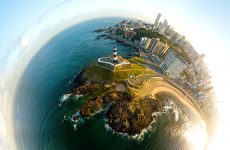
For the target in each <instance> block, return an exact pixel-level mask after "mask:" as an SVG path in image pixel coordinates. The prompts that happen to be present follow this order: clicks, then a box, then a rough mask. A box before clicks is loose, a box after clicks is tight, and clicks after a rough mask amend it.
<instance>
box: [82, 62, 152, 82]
mask: <svg viewBox="0 0 230 150" xmlns="http://www.w3.org/2000/svg"><path fill="white" fill-rule="evenodd" d="M144 73H146V74H154V71H152V70H150V69H148V68H145V67H143V66H140V65H137V64H133V63H132V64H131V67H130V68H125V69H118V70H116V71H114V72H113V71H111V70H109V69H106V68H103V67H101V66H97V65H91V66H89V67H88V68H87V69H86V71H85V73H84V77H85V78H87V79H89V80H91V81H96V82H100V81H114V82H120V81H122V80H125V79H127V78H128V77H130V76H132V75H135V76H136V75H138V74H144Z"/></svg>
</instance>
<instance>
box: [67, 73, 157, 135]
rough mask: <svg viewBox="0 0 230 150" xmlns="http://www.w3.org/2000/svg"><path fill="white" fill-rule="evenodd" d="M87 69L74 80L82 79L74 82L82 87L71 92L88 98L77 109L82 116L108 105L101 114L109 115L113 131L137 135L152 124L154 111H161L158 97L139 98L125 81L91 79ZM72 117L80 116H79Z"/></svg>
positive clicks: (91, 113) (84, 116) (85, 116)
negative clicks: (86, 71)
mask: <svg viewBox="0 0 230 150" xmlns="http://www.w3.org/2000/svg"><path fill="white" fill-rule="evenodd" d="M84 72H85V70H84V71H81V72H80V73H79V75H78V76H76V79H74V82H79V81H80V83H74V84H75V85H80V86H78V87H76V88H73V89H72V91H71V94H72V95H82V97H83V98H84V99H85V102H84V103H83V104H82V105H81V106H80V107H79V108H77V110H78V113H79V115H80V117H81V118H90V117H91V116H92V115H93V114H95V113H96V112H98V111H100V110H101V109H105V108H107V111H106V113H105V114H104V116H102V117H106V118H107V120H108V125H109V126H110V127H111V128H112V129H113V130H115V131H116V132H120V133H127V134H128V135H136V134H140V133H141V131H142V130H143V129H145V128H147V127H148V126H149V125H150V124H151V122H152V121H153V119H154V116H152V114H153V113H154V112H159V111H160V110H161V106H160V104H159V102H158V101H157V100H156V99H153V98H151V97H150V96H146V97H143V98H136V97H135V96H134V95H132V94H131V93H130V92H129V90H128V88H127V87H126V85H125V84H124V83H122V82H120V83H115V82H110V81H103V82H101V83H99V82H92V81H91V80H87V79H86V78H84ZM105 83H106V84H105ZM102 115H103V114H102ZM73 117H74V118H75V119H78V118H79V117H78V116H76V115H75V116H73Z"/></svg>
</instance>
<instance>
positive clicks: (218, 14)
mask: <svg viewBox="0 0 230 150" xmlns="http://www.w3.org/2000/svg"><path fill="white" fill-rule="evenodd" d="M25 2H26V1H25ZM15 3H16V2H9V1H1V2H0V4H1V6H2V9H1V10H0V19H1V20H4V23H2V24H0V31H1V33H2V36H1V37H0V73H2V76H3V78H2V79H1V80H0V88H1V89H3V90H2V91H1V93H0V94H1V95H0V97H1V99H4V100H5V101H6V100H11V101H13V97H14V95H10V94H9V91H10V90H12V89H9V87H8V86H7V84H10V83H14V80H10V79H11V78H10V76H9V75H10V74H12V73H14V71H13V70H14V69H15V67H16V64H17V63H18V62H20V61H19V60H24V59H25V56H28V55H25V54H27V53H29V52H30V53H33V49H32V48H31V47H32V46H34V45H35V46H34V47H35V49H36V48H37V49H39V46H37V45H40V46H41V45H43V44H44V43H46V42H47V40H49V38H52V37H53V36H54V35H56V34H57V33H59V32H60V31H58V30H59V29H63V30H64V29H66V28H68V27H69V26H70V25H72V24H74V23H76V22H77V21H79V22H81V21H83V20H84V19H82V18H81V19H82V20H80V19H79V20H77V21H76V20H75V21H71V22H68V23H69V24H68V25H65V26H63V28H55V29H53V31H52V34H50V37H49V38H47V39H46V40H43V41H36V40H37V39H39V38H38V37H39V36H41V35H42V34H44V33H43V32H44V31H46V30H48V31H50V30H52V29H50V28H52V27H55V25H56V24H58V23H60V22H62V21H63V20H65V19H70V20H71V18H73V17H76V18H77V17H79V16H84V14H87V13H88V14H87V15H86V16H87V17H88V18H87V19H88V20H89V19H92V18H94V17H95V16H97V17H110V16H121V17H134V18H136V19H141V18H144V19H143V20H147V21H149V22H151V23H154V21H155V19H156V16H157V13H161V14H162V16H161V18H160V20H161V21H163V20H164V19H165V18H166V19H167V21H168V22H169V24H170V25H172V27H174V28H175V31H177V32H179V33H180V34H183V35H185V36H186V39H188V40H189V41H190V42H191V44H192V45H194V47H195V49H196V50H197V51H198V52H200V53H204V54H205V55H206V58H205V62H207V63H208V66H209V70H210V71H211V75H212V78H213V85H214V89H215V91H216V95H217V98H218V101H220V102H221V109H220V110H221V112H220V114H221V115H222V117H223V118H224V120H222V122H221V123H220V124H221V125H223V126H222V128H224V127H228V125H229V122H230V120H229V119H228V117H227V114H228V108H227V106H229V104H230V103H229V101H228V98H227V97H228V95H227V93H228V89H229V88H228V85H227V82H226V81H228V80H229V79H228V78H229V76H230V74H229V71H225V69H226V67H225V66H228V65H230V62H229V61H228V56H230V52H229V49H230V45H229V44H228V41H229V34H230V31H229V30H227V29H228V27H229V26H230V20H229V18H230V16H229V15H230V13H229V9H228V6H229V5H230V3H229V2H228V1H221V2H218V1H203V2H200V1H193V2H191V1H190V2H184V1H181V0H177V1H176V2H170V1H163V2H158V1H148V0H146V1H142V2H137V1H134V2H133V1H125V2H123V1H116V2H106V1H104V0H101V1H97V2H95V3H93V2H92V1H89V0H88V1H78V2H74V1H61V0H59V1H54V0H53V1H52V0H51V1H49V2H47V3H45V4H44V3H42V2H37V3H34V2H26V3H27V5H25V3H23V2H18V3H17V4H15ZM89 3H90V4H91V5H88V4H89ZM121 3H122V5H121ZM131 3H132V5H131V6H132V7H130V4H131ZM93 4H95V5H93ZM3 6H5V7H3ZM67 10H68V11H67ZM118 11H119V12H118ZM90 12H91V13H90ZM94 12H96V13H94ZM104 12H108V13H107V14H105V13H104ZM130 12H135V13H130ZM137 14H139V15H137ZM92 15H95V16H92ZM143 16H144V17H143ZM83 18H84V17H83ZM84 21H85V20H84ZM73 22H74V23H73ZM79 22H77V23H79ZM54 30H55V31H54ZM36 44H37V45H36ZM34 53H35V52H34ZM31 55H32V54H31ZM29 56H30V55H29ZM31 57H32V56H31ZM27 59H28V61H25V62H27V63H28V62H29V60H30V59H31V58H30V59H29V58H27ZM27 59H26V60H27ZM27 63H25V64H24V66H22V67H18V66H17V67H18V70H20V71H23V69H24V68H25V67H26V66H27V65H28V64H27ZM14 65H15V66H14ZM223 72H224V73H223ZM17 73H18V72H17ZM17 75H18V76H17ZM19 75H21V74H20V73H18V74H16V76H17V77H16V79H18V80H19V79H20V76H19ZM16 79H15V80H16ZM17 82H19V81H17ZM17 82H16V83H17ZM14 92H15V91H13V92H12V93H14ZM5 101H4V102H2V103H3V104H6V102H5ZM11 103H13V102H11ZM7 104H8V103H7ZM6 106H7V107H9V109H10V107H11V106H9V105H2V106H0V110H1V113H2V112H3V110H5V109H6V108H3V107H6ZM0 115H2V114H0ZM0 121H1V120H0ZM0 128H1V129H0V133H1V131H4V129H2V127H1V126H0ZM220 132H222V133H224V131H220ZM3 135H4V134H3ZM224 143H225V144H226V143H227V142H226V141H225V142H224Z"/></svg>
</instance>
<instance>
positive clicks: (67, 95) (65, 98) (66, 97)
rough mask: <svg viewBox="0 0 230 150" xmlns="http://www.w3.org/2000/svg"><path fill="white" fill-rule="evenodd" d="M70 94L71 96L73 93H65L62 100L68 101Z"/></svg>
mask: <svg viewBox="0 0 230 150" xmlns="http://www.w3.org/2000/svg"><path fill="white" fill-rule="evenodd" d="M70 96H71V94H64V95H63V96H62V97H61V99H60V102H61V103H62V102H64V101H66V100H67V99H68V98H69V97H70Z"/></svg>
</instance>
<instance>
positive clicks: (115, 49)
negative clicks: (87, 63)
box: [113, 47, 117, 62]
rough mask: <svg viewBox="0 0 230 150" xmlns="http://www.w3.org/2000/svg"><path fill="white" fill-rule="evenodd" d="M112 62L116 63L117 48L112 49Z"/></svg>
mask: <svg viewBox="0 0 230 150" xmlns="http://www.w3.org/2000/svg"><path fill="white" fill-rule="evenodd" d="M113 62H117V48H116V47H114V49H113Z"/></svg>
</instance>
